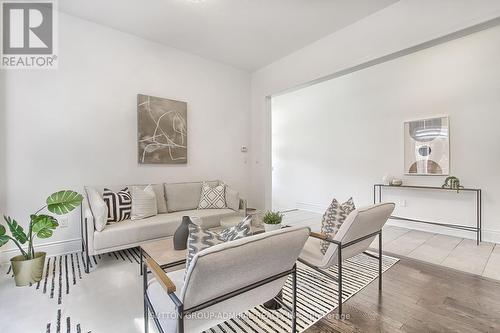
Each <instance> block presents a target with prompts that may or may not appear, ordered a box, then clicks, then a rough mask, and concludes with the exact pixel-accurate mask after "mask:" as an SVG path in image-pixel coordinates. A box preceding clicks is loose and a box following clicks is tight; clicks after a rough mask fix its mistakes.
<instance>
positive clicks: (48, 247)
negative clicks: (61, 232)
mask: <svg viewBox="0 0 500 333" xmlns="http://www.w3.org/2000/svg"><path fill="white" fill-rule="evenodd" d="M35 250H36V251H43V252H46V253H47V255H48V256H57V255H61V254H66V253H72V252H78V251H81V250H82V241H81V238H75V239H68V240H62V241H56V242H51V243H45V244H40V245H36V244H35ZM19 254H20V253H19V249H18V248H12V249H8V250H4V251H0V264H3V263H7V262H9V260H10V258H12V257H15V256H17V255H19Z"/></svg>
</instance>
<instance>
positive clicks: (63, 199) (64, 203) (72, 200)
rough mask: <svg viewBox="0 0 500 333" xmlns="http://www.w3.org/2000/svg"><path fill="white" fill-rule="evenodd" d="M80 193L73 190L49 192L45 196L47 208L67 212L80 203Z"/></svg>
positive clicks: (60, 212) (57, 212) (58, 212)
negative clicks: (47, 195) (46, 196)
mask: <svg viewBox="0 0 500 333" xmlns="http://www.w3.org/2000/svg"><path fill="white" fill-rule="evenodd" d="M82 200H83V197H82V195H81V194H79V193H77V192H74V191H69V190H65V191H59V192H56V193H53V194H51V195H50V196H49V197H48V198H47V201H46V202H47V209H48V210H49V212H51V213H54V214H57V215H63V214H68V213H69V212H71V211H72V210H73V209H75V208H76V207H78V206H79V205H80V204H81V203H82Z"/></svg>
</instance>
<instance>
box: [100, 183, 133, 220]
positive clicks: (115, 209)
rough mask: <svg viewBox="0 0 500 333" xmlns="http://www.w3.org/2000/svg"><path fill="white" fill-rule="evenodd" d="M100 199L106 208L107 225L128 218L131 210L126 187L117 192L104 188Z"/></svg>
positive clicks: (130, 200) (130, 201)
mask: <svg viewBox="0 0 500 333" xmlns="http://www.w3.org/2000/svg"><path fill="white" fill-rule="evenodd" d="M102 198H103V200H104V202H105V203H106V206H108V224H111V223H115V222H120V221H123V220H127V219H129V218H130V211H131V210H132V197H131V196H130V193H129V191H128V187H125V188H124V189H123V190H121V191H118V192H116V193H115V192H113V191H111V190H110V189H107V188H105V189H104V193H103V194H102Z"/></svg>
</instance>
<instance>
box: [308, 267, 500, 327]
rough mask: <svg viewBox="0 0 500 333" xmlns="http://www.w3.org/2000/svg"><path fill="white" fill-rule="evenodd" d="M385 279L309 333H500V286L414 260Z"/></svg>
mask: <svg viewBox="0 0 500 333" xmlns="http://www.w3.org/2000/svg"><path fill="white" fill-rule="evenodd" d="M383 277H384V279H383V284H384V285H383V287H384V289H383V291H382V293H381V294H380V295H379V292H378V283H372V284H370V285H369V286H368V287H367V288H365V289H364V290H362V291H361V292H359V293H358V294H356V295H355V296H354V297H353V298H351V299H349V300H348V301H347V302H346V303H344V310H343V311H344V314H346V315H349V319H344V320H340V321H339V320H336V319H334V318H331V317H332V316H330V318H328V317H327V318H324V319H322V320H321V321H320V322H318V323H317V324H316V325H315V326H313V327H312V328H310V329H308V330H307V331H306V332H307V333H320V332H321V333H326V332H370V333H371V332H467V333H474V332H500V282H497V281H494V280H490V279H487V278H484V277H481V276H477V275H473V274H469V273H463V272H459V271H456V270H453V269H450V268H446V267H442V266H437V265H433V264H428V263H424V262H421V261H417V260H413V259H408V258H402V259H401V261H400V262H399V263H397V264H396V265H395V266H394V267H392V268H391V269H390V270H389V271H388V272H386V273H385V274H384V276H383Z"/></svg>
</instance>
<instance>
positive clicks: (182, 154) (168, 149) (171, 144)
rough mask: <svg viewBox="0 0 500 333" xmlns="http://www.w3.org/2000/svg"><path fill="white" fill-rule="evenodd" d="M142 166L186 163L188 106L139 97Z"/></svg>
mask: <svg viewBox="0 0 500 333" xmlns="http://www.w3.org/2000/svg"><path fill="white" fill-rule="evenodd" d="M137 139H138V159H139V163H140V164H183V163H187V103H186V102H180V101H175V100H172V99H166V98H160V97H153V96H148V95H140V94H139V95H137Z"/></svg>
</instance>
